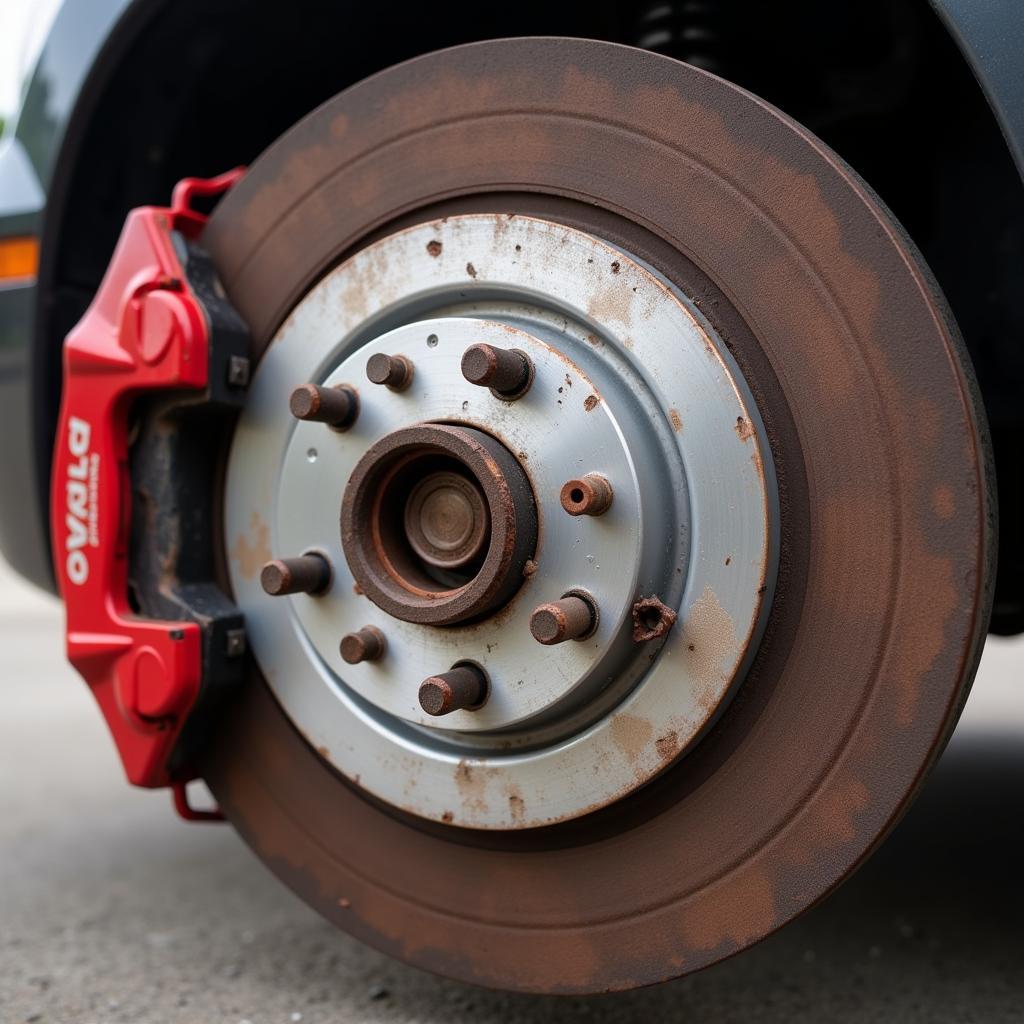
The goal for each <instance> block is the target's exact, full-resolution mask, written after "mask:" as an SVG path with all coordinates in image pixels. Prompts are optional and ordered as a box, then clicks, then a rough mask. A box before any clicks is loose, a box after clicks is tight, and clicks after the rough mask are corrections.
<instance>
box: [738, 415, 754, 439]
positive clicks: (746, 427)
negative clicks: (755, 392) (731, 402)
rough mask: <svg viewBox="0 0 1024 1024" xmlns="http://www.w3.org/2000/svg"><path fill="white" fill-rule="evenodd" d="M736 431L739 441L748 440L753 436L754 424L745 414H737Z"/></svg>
mask: <svg viewBox="0 0 1024 1024" xmlns="http://www.w3.org/2000/svg"><path fill="white" fill-rule="evenodd" d="M736 433H737V434H738V435H739V439H740V440H741V441H749V440H750V439H751V438H752V437H753V436H754V424H753V423H751V422H750V420H748V419H747V418H746V417H745V416H737V417H736Z"/></svg>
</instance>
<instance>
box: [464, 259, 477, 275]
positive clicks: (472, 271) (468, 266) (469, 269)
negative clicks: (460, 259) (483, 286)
mask: <svg viewBox="0 0 1024 1024" xmlns="http://www.w3.org/2000/svg"><path fill="white" fill-rule="evenodd" d="M466 273H467V274H469V276H470V277H472V278H476V267H474V266H473V264H472V263H467V264H466Z"/></svg>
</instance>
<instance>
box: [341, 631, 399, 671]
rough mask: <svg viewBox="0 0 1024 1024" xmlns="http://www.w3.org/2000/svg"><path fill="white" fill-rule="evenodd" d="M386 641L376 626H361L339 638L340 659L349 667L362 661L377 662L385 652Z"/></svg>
mask: <svg viewBox="0 0 1024 1024" xmlns="http://www.w3.org/2000/svg"><path fill="white" fill-rule="evenodd" d="M387 646H388V644H387V640H386V639H385V638H384V634H383V633H382V632H381V631H380V630H379V629H378V628H377V627H376V626H363V628H362V629H360V630H357V631H356V632H355V633H346V634H345V636H343V637H342V638H341V657H342V658H343V659H344V661H345V662H346V663H347V664H349V665H358V664H359V663H360V662H362V661H379V660H380V659H381V658H383V657H384V652H385V651H386V650H387Z"/></svg>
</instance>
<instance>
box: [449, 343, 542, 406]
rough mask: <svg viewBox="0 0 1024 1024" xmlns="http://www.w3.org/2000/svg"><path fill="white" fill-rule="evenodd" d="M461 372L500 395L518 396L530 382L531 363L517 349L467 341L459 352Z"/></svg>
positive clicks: (531, 373) (503, 396)
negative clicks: (464, 349)
mask: <svg viewBox="0 0 1024 1024" xmlns="http://www.w3.org/2000/svg"><path fill="white" fill-rule="evenodd" d="M462 376H463V377H465V378H466V380H468V381H469V383H470V384H477V385H479V386H480V387H482V388H490V389H491V391H492V392H493V393H494V394H496V395H498V396H499V397H500V398H520V397H522V396H523V395H525V394H526V392H527V391H529V389H530V384H531V383H532V382H533V364H532V363H531V362H530V357H529V356H528V355H527V354H526V353H525V352H520V351H519V349H509V348H495V347H494V346H493V345H470V346H469V348H467V349H466V351H465V352H463V353H462Z"/></svg>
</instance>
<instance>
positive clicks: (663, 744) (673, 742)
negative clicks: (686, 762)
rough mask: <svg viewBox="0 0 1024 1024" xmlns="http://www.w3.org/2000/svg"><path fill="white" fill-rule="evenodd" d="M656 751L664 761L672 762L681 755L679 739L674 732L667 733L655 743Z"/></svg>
mask: <svg viewBox="0 0 1024 1024" xmlns="http://www.w3.org/2000/svg"><path fill="white" fill-rule="evenodd" d="M654 749H655V750H656V751H657V752H658V757H660V758H661V759H662V761H671V760H672V758H674V757H675V756H676V754H678V753H679V750H680V746H679V737H678V736H677V735H676V734H675V733H674V732H667V733H665V735H664V736H659V737H658V739H656V740H655V741H654Z"/></svg>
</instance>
